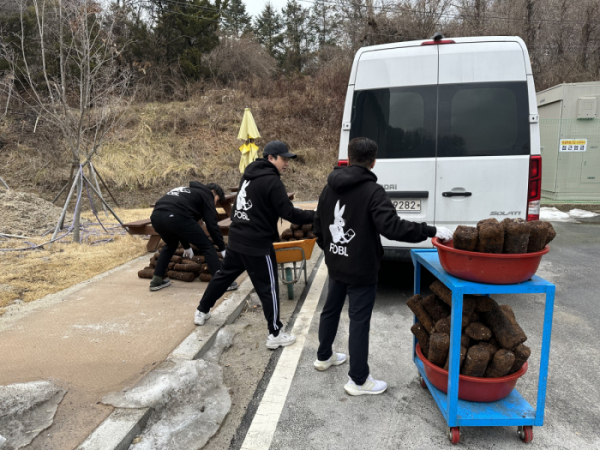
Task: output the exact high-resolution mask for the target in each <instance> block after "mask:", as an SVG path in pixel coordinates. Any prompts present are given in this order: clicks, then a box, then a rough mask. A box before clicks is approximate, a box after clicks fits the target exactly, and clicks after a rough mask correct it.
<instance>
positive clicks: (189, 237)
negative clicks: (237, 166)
mask: <svg viewBox="0 0 600 450" xmlns="http://www.w3.org/2000/svg"><path fill="white" fill-rule="evenodd" d="M223 198H225V193H224V192H223V189H222V188H221V186H219V185H218V184H215V183H210V184H207V185H203V184H202V183H198V182H197V181H192V182H191V183H190V186H189V187H185V186H182V187H178V188H175V189H172V190H171V191H169V192H167V195H165V196H163V197H161V198H160V199H159V200H158V201H157V202H156V205H155V206H154V211H153V212H152V215H151V216H150V221H151V222H152V226H153V227H154V230H155V231H156V232H157V233H158V234H159V235H160V237H161V238H162V240H163V241H164V242H165V244H166V245H165V246H164V247H163V249H162V251H161V252H160V255H159V256H158V261H157V262H156V267H155V268H154V277H153V278H152V281H151V282H150V290H151V291H157V290H159V289H162V288H164V287H167V286H170V285H171V280H169V278H167V277H165V274H166V272H167V266H168V265H169V262H170V261H171V257H172V256H173V255H174V254H175V251H177V247H179V243H180V242H181V245H182V246H183V248H184V252H183V255H184V257H186V258H191V257H192V256H194V251H193V250H192V249H191V246H190V244H194V245H195V246H196V247H198V249H199V250H200V251H201V252H202V254H203V255H204V258H205V259H206V263H207V264H208V270H210V273H211V274H212V275H214V274H215V273H216V272H217V271H218V270H219V269H221V262H220V261H219V258H218V256H217V252H216V250H215V248H214V246H213V244H212V243H211V242H210V241H209V240H208V237H207V236H206V233H205V232H204V230H202V228H201V227H200V225H199V224H198V221H199V220H200V219H203V220H204V223H205V224H206V228H207V229H208V232H209V233H210V236H211V237H212V240H213V242H214V245H216V246H217V247H218V248H219V251H220V252H222V253H224V251H225V242H223V234H222V233H221V230H220V229H219V225H218V220H217V210H216V204H217V202H218V201H219V200H220V199H223ZM236 288H237V283H233V284H232V285H231V286H229V289H236Z"/></svg>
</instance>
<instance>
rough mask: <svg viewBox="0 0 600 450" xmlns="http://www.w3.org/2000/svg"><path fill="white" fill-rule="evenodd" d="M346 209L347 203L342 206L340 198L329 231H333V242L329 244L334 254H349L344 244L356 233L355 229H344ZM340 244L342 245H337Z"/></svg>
mask: <svg viewBox="0 0 600 450" xmlns="http://www.w3.org/2000/svg"><path fill="white" fill-rule="evenodd" d="M345 210H346V205H344V206H341V207H340V201H339V200H338V201H337V203H336V204H335V209H334V210H333V216H334V217H333V224H331V225H329V231H330V232H331V239H332V240H333V242H332V243H331V244H329V251H330V252H331V253H333V254H334V255H341V256H346V257H347V256H348V249H347V248H346V247H345V246H344V244H347V243H349V242H350V241H351V240H352V239H354V236H356V233H354V230H353V229H349V230H348V231H344V226H345V225H346V221H345V220H344V218H343V217H342V216H343V215H344V211H345ZM336 244H340V245H336Z"/></svg>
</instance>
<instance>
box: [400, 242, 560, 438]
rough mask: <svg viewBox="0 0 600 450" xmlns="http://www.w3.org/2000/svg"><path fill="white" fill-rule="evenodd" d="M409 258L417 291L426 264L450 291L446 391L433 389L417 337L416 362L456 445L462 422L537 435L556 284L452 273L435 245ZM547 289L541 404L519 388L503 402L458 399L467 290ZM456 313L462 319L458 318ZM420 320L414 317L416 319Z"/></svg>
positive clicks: (510, 291) (519, 291)
mask: <svg viewBox="0 0 600 450" xmlns="http://www.w3.org/2000/svg"><path fill="white" fill-rule="evenodd" d="M411 257H412V260H413V264H414V266H415V294H418V293H420V286H421V268H422V267H425V268H426V269H427V270H429V271H430V272H431V273H432V274H433V275H434V276H435V277H436V278H437V279H438V280H440V281H441V282H442V283H444V284H445V285H446V286H447V287H448V288H449V289H450V290H451V291H452V319H451V326H450V364H449V376H448V394H444V393H443V392H442V391H440V390H439V389H437V388H435V387H434V386H433V385H432V384H431V383H430V382H429V380H428V379H427V377H426V376H425V369H424V367H423V363H422V362H421V360H420V359H419V358H418V357H417V354H416V350H415V347H416V344H417V341H416V339H415V338H413V361H414V363H415V365H416V366H417V369H418V370H419V373H420V376H421V385H422V386H423V387H428V388H429V392H431V395H432V396H433V398H434V400H435V402H436V403H437V405H438V407H439V409H440V411H441V413H442V415H443V416H444V419H446V422H447V423H448V427H449V429H448V438H449V439H450V442H452V443H453V444H457V443H458V441H459V440H460V429H459V427H460V426H471V427H484V426H510V425H515V426H517V427H518V429H517V431H518V434H519V437H520V438H521V440H523V441H524V442H530V441H531V440H532V439H533V430H532V426H541V425H543V424H544V407H545V403H546V384H547V381H548V360H549V357H550V336H551V333H552V313H553V310H554V291H555V286H554V285H553V284H552V283H549V282H548V281H546V280H544V279H542V278H540V277H538V276H533V278H531V280H529V281H525V282H523V283H518V284H511V285H494V284H481V283H473V282H470V281H465V280H461V279H458V278H456V277H453V276H452V275H450V274H448V273H447V272H446V271H445V270H444V269H443V268H442V266H441V264H440V260H439V258H438V253H437V250H436V249H431V250H429V249H427V250H412V251H411ZM538 293H543V294H546V306H545V311H544V328H543V334H542V353H541V358H540V359H541V361H540V374H539V382H538V394H537V403H536V407H535V408H534V407H533V406H531V405H530V404H529V403H528V402H527V401H526V400H525V399H524V398H523V397H522V396H521V394H519V392H518V391H517V389H514V390H513V391H512V392H511V394H510V395H509V396H508V397H506V398H504V399H502V400H499V401H496V402H490V403H476V402H469V401H464V400H459V399H458V375H459V362H460V359H459V358H460V336H461V321H462V307H463V295H464V294H484V295H486V294H538ZM456 318H458V320H457V319H456ZM415 321H416V318H415Z"/></svg>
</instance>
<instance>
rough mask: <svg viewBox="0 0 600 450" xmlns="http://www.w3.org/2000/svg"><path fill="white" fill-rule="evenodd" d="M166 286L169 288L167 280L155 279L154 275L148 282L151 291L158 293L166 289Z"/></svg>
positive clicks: (169, 284)
mask: <svg viewBox="0 0 600 450" xmlns="http://www.w3.org/2000/svg"><path fill="white" fill-rule="evenodd" d="M167 286H171V280H169V279H168V278H161V277H157V276H156V275H155V276H154V278H152V281H151V282H150V290H151V291H158V290H159V289H162V288H166V287H167Z"/></svg>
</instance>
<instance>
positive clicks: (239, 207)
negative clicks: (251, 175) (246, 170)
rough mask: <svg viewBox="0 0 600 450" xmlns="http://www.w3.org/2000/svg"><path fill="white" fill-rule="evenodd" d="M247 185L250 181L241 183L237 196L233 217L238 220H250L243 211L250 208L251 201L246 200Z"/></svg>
mask: <svg viewBox="0 0 600 450" xmlns="http://www.w3.org/2000/svg"><path fill="white" fill-rule="evenodd" d="M249 184H250V181H244V182H243V183H242V187H241V188H240V191H239V192H238V195H237V200H236V208H235V211H234V215H235V217H237V218H238V219H242V220H248V221H249V220H250V218H249V217H248V214H246V213H245V211H248V210H249V209H250V208H252V201H250V200H246V188H247V187H248V185H249Z"/></svg>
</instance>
